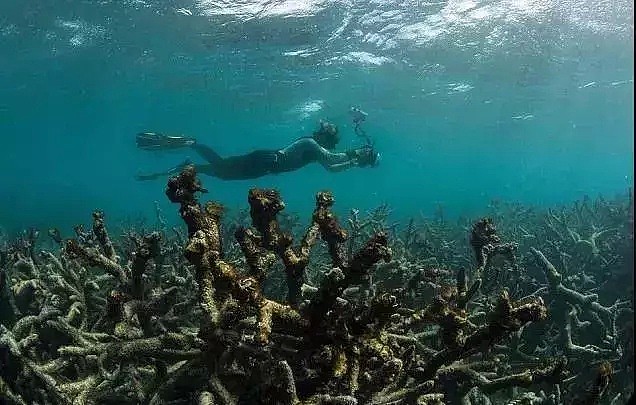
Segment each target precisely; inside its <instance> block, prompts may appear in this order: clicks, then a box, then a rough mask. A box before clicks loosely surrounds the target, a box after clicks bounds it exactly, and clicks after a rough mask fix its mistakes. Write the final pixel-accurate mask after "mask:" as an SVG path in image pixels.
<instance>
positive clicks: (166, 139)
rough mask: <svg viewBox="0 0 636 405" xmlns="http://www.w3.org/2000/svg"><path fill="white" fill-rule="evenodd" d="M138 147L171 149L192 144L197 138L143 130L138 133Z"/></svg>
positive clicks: (151, 149)
mask: <svg viewBox="0 0 636 405" xmlns="http://www.w3.org/2000/svg"><path fill="white" fill-rule="evenodd" d="M136 142H137V147H138V148H139V149H144V150H150V151H153V150H169V149H179V148H184V147H187V146H192V145H194V144H196V143H197V141H196V139H194V138H190V137H186V136H169V135H163V134H158V133H155V132H142V133H139V134H137V138H136Z"/></svg>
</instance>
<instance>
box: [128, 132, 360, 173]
mask: <svg viewBox="0 0 636 405" xmlns="http://www.w3.org/2000/svg"><path fill="white" fill-rule="evenodd" d="M190 148H192V149H193V150H194V151H196V152H197V154H199V155H200V156H201V157H202V158H203V159H205V160H206V161H207V163H206V164H195V167H196V170H197V171H198V172H200V173H204V174H207V175H209V176H214V177H217V178H219V179H222V180H247V179H255V178H258V177H262V176H265V175H267V174H276V173H283V172H290V171H294V170H298V169H300V168H301V167H303V166H306V165H308V164H310V163H313V162H318V163H320V164H321V165H322V166H323V167H324V168H326V169H327V170H329V171H340V170H345V169H348V168H350V167H353V166H355V165H357V163H358V161H357V158H356V157H354V156H352V155H351V154H348V153H334V152H330V151H329V150H327V149H325V148H323V147H322V146H320V145H319V144H318V143H317V142H316V141H315V140H314V139H313V138H311V137H306V138H300V139H297V140H296V141H295V142H293V143H292V144H290V145H289V146H287V147H285V148H283V149H278V150H267V149H261V150H256V151H253V152H250V153H248V154H245V155H238V156H230V157H222V156H220V155H219V154H218V153H216V152H215V151H214V150H213V149H212V148H210V147H208V146H205V145H201V144H196V143H195V144H193V145H190ZM183 166H184V165H180V166H178V167H175V168H173V169H171V170H169V171H168V172H165V173H155V174H149V175H139V176H137V178H138V179H139V180H152V179H155V178H157V177H159V176H162V175H169V174H173V173H175V172H177V171H179V170H181V168H183Z"/></svg>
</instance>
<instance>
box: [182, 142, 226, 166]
mask: <svg viewBox="0 0 636 405" xmlns="http://www.w3.org/2000/svg"><path fill="white" fill-rule="evenodd" d="M190 148H191V149H192V150H194V151H195V152H196V153H198V154H199V156H201V157H202V158H203V159H205V160H207V161H208V163H210V164H211V165H214V164H218V163H219V162H222V161H223V158H222V157H221V155H219V154H218V153H216V152H215V151H214V149H212V148H210V147H209V146H206V145H201V144H198V143H195V144H193V145H190Z"/></svg>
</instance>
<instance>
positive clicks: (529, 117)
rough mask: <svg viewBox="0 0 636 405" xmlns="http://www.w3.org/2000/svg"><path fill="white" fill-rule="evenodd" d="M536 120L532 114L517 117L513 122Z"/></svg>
mask: <svg viewBox="0 0 636 405" xmlns="http://www.w3.org/2000/svg"><path fill="white" fill-rule="evenodd" d="M532 118H534V115H532V114H525V115H515V116H514V117H512V119H513V120H524V121H525V120H529V119H532Z"/></svg>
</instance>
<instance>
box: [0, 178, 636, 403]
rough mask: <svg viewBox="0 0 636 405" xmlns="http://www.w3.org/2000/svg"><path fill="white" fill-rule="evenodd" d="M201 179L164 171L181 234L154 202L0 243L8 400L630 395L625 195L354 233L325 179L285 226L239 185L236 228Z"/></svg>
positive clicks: (357, 217)
mask: <svg viewBox="0 0 636 405" xmlns="http://www.w3.org/2000/svg"><path fill="white" fill-rule="evenodd" d="M207 192H208V191H207V190H206V189H205V188H204V187H203V185H202V184H201V182H200V181H199V179H198V178H197V176H196V172H195V170H194V168H193V167H186V168H185V169H184V170H183V171H182V172H181V173H180V174H179V175H177V176H174V177H172V178H171V179H170V180H169V181H168V185H167V188H166V196H167V197H168V199H169V200H170V201H171V202H172V203H174V204H177V205H178V207H179V214H180V216H181V218H182V220H183V222H184V223H185V225H186V228H187V234H185V235H182V234H181V232H180V231H179V229H174V230H173V231H174V232H170V231H168V229H167V225H166V221H165V220H164V219H163V217H162V215H161V213H160V212H159V210H158V211H157V222H158V224H159V226H158V227H157V228H156V229H154V230H149V231H139V230H135V229H134V228H133V229H130V230H127V231H126V232H125V234H124V235H123V236H122V237H118V238H111V236H110V234H109V231H108V229H107V222H106V218H105V216H104V214H103V213H102V212H100V211H96V212H94V213H93V218H92V219H93V222H92V227H91V228H90V229H89V230H86V229H85V228H84V227H82V226H78V227H76V228H75V236H74V237H73V238H70V239H66V240H65V239H64V238H62V236H61V233H60V232H59V231H57V230H55V229H52V230H50V231H49V232H48V236H49V238H50V242H51V243H52V244H53V246H55V247H56V249H57V252H55V253H53V252H52V251H51V250H38V248H37V247H38V239H39V234H38V232H37V231H36V230H30V231H28V232H25V233H24V234H22V235H20V237H18V238H17V239H16V240H15V241H13V242H11V243H6V244H5V246H4V247H2V249H0V287H1V288H0V304H1V305H2V306H0V315H1V316H0V322H1V325H0V398H2V400H3V401H4V402H6V403H11V404H191V403H198V404H290V405H292V404H293V405H300V404H305V405H309V404H373V405H381V404H387V405H388V404H490V403H492V404H601V403H608V404H609V403H612V404H621V403H627V401H628V397H629V395H630V394H631V393H632V392H633V380H632V379H631V373H632V369H633V323H630V322H631V318H632V315H633V311H632V309H633V289H632V290H631V291H626V290H627V289H626V288H625V287H623V290H617V287H619V286H624V285H625V283H627V282H633V262H632V261H633V248H632V245H631V243H632V242H633V232H632V228H631V226H632V225H631V223H630V221H632V218H633V202H632V200H631V193H630V195H629V196H628V197H626V198H622V199H617V200H616V201H606V200H603V199H599V200H598V201H595V202H592V201H589V200H584V201H583V202H580V203H577V205H576V206H575V207H573V208H572V209H570V210H567V209H564V210H562V211H561V212H555V211H550V212H547V213H539V212H535V211H533V210H528V209H525V208H523V207H519V206H504V205H501V204H493V205H492V206H491V210H492V215H491V216H490V217H488V218H482V219H479V220H477V221H466V220H460V221H459V222H458V223H450V222H448V221H447V220H446V219H445V218H444V217H443V215H440V216H439V217H438V218H436V219H434V220H428V219H422V220H421V221H418V220H415V219H414V220H412V221H411V222H410V223H409V224H408V225H407V226H406V227H405V228H404V229H400V228H399V226H397V225H395V224H389V223H388V220H389V217H390V210H389V208H388V207H387V206H381V207H379V208H378V209H377V210H375V211H373V212H371V213H369V215H367V216H366V217H364V218H363V216H362V215H361V214H360V212H358V211H353V212H352V213H351V215H350V217H349V219H348V221H347V222H346V224H347V229H345V228H344V227H343V226H342V225H341V224H340V222H339V220H338V219H337V217H336V216H335V214H334V212H333V207H334V204H335V200H334V197H333V196H332V195H331V193H329V192H327V191H323V192H319V193H318V194H317V195H316V198H315V209H314V211H313V213H312V215H311V219H310V221H309V224H308V225H307V226H306V228H305V229H304V230H303V231H302V232H290V230H296V229H300V228H301V227H300V226H299V225H298V223H299V217H295V216H290V215H288V214H285V212H284V209H285V204H284V202H283V200H282V198H281V196H280V195H279V193H278V192H276V191H274V190H263V189H252V190H250V191H249V193H248V204H249V211H248V212H242V213H239V216H238V217H237V218H235V219H234V221H231V220H228V219H227V218H224V216H226V214H225V210H224V208H223V207H222V206H221V205H220V204H219V203H216V202H207V203H201V202H200V201H199V196H200V195H201V194H203V193H207ZM228 222H229V223H228ZM232 222H233V223H232ZM419 222H421V223H419ZM582 235H583V236H582ZM586 235H589V236H586ZM630 238H631V240H630ZM296 241H297V242H296ZM630 265H631V267H630ZM628 320H629V321H628ZM591 364H592V365H594V366H593V367H590V365H591Z"/></svg>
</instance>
